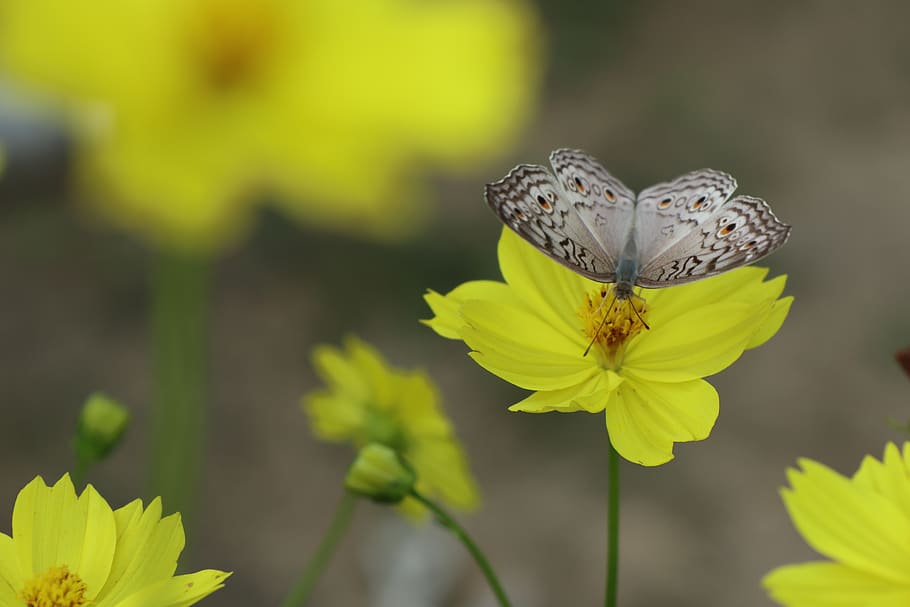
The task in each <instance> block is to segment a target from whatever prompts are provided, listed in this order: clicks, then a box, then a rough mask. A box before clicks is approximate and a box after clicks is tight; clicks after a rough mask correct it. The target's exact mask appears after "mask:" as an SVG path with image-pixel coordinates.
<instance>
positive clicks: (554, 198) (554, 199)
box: [547, 191, 556, 203]
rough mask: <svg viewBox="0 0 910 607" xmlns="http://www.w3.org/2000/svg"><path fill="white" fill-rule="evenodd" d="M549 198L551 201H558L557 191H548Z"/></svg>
mask: <svg viewBox="0 0 910 607" xmlns="http://www.w3.org/2000/svg"><path fill="white" fill-rule="evenodd" d="M547 199H548V200H549V201H550V202H551V203H553V202H556V193H555V192H552V191H551V192H547Z"/></svg>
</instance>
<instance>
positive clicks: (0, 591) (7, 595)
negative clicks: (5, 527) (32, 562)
mask: <svg viewBox="0 0 910 607" xmlns="http://www.w3.org/2000/svg"><path fill="white" fill-rule="evenodd" d="M24 583H25V578H24V577H23V575H22V572H21V571H20V569H19V554H18V553H17V552H16V545H15V544H14V542H13V538H11V537H10V536H8V535H6V534H5V533H0V605H15V604H16V601H17V600H18V595H19V589H20V588H22V585H23V584H24Z"/></svg>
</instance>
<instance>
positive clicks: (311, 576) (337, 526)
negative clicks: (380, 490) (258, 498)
mask: <svg viewBox="0 0 910 607" xmlns="http://www.w3.org/2000/svg"><path fill="white" fill-rule="evenodd" d="M356 505H357V496H356V495H354V494H353V493H348V492H345V494H344V497H343V498H342V499H341V502H340V503H339V504H338V508H337V509H336V510H335V516H334V518H332V522H331V524H330V525H329V528H328V530H327V531H326V533H325V537H323V538H322V542H320V544H319V548H317V549H316V554H314V555H313V558H312V559H310V562H309V563H307V566H306V568H305V569H304V570H303V572H302V573H301V574H300V577H299V578H298V579H297V582H296V583H295V584H294V587H293V588H291V591H290V592H289V593H288V596H287V598H285V599H284V602H283V603H281V607H299V606H300V605H303V604H304V603H305V602H306V600H307V599H308V598H309V596H310V593H311V592H312V591H313V588H314V587H315V586H316V582H317V581H318V580H319V577H320V576H321V575H322V572H323V571H324V570H325V567H326V565H328V564H329V559H331V558H332V555H333V554H334V553H335V549H336V548H337V547H338V543H339V542H340V541H341V538H342V537H344V533H345V531H347V528H348V525H350V523H351V516H352V515H353V514H354V506H356Z"/></svg>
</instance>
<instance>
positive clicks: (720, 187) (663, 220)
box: [635, 169, 736, 265]
mask: <svg viewBox="0 0 910 607" xmlns="http://www.w3.org/2000/svg"><path fill="white" fill-rule="evenodd" d="M735 189H736V180H735V179H734V178H733V177H732V176H730V175H728V174H727V173H724V172H722V171H715V170H713V169H702V170H700V171H693V172H691V173H686V174H685V175H682V176H680V177H677V178H676V179H674V180H673V181H670V182H667V183H659V184H657V185H653V186H651V187H649V188H647V189H646V190H643V191H642V192H641V193H640V194H639V195H638V202H637V203H636V209H635V213H636V215H635V232H636V244H637V245H638V254H639V259H640V260H641V262H642V264H643V265H646V264H648V263H649V261H650V260H651V259H653V258H655V257H657V256H658V255H660V254H661V253H662V252H664V251H666V250H668V249H669V248H670V247H671V246H673V245H674V244H675V243H677V242H679V241H680V240H682V239H683V238H685V237H686V235H687V234H689V233H690V232H692V231H694V230H695V229H696V228H698V226H699V225H701V224H702V223H704V222H705V221H707V220H708V219H709V218H710V217H712V216H713V215H715V214H716V213H717V211H718V209H719V208H720V207H721V206H722V205H723V204H724V203H725V202H727V200H728V199H729V198H730V196H732V195H733V191H734V190H735Z"/></svg>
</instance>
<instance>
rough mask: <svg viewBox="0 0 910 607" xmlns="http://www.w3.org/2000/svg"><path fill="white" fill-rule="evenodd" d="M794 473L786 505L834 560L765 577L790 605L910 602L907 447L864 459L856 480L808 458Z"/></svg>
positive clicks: (892, 606)
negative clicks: (879, 456) (877, 457)
mask: <svg viewBox="0 0 910 607" xmlns="http://www.w3.org/2000/svg"><path fill="white" fill-rule="evenodd" d="M799 465H800V467H801V468H802V470H797V469H790V470H788V471H787V478H788V480H789V481H790V485H791V488H789V489H782V490H781V495H782V496H783V498H784V504H785V505H786V506H787V511H788V512H789V513H790V518H791V519H792V520H793V524H794V526H795V527H796V529H797V531H799V533H800V534H801V535H802V536H803V538H804V539H805V540H806V542H807V543H808V544H809V545H810V546H811V547H812V548H814V549H815V550H816V551H818V552H819V553H820V554H822V555H823V556H826V557H828V558H829V559H831V560H830V561H818V562H811V563H803V564H799V565H786V566H783V567H778V568H777V569H775V570H774V571H772V572H771V573H769V574H768V575H767V576H766V577H765V579H764V580H763V582H762V583H763V584H764V586H765V588H766V589H767V590H768V593H769V594H770V595H771V597H772V598H773V599H774V600H776V601H777V602H779V603H780V604H782V605H787V606H788V607H840V606H846V605H869V606H870V607H872V606H873V605H874V606H875V607H899V606H902V605H908V604H910V542H908V541H907V538H910V443H904V448H903V454H902V453H901V451H900V449H898V447H897V445H895V444H894V443H888V445H886V447H885V455H884V457H883V458H882V460H881V461H879V460H877V459H875V458H873V457H872V456H866V458H865V459H864V460H863V463H862V465H861V466H860V468H859V470H858V471H857V472H856V474H854V475H853V478H847V477H844V476H842V475H840V474H838V473H837V472H835V471H834V470H831V469H830V468H828V467H827V466H825V465H823V464H820V463H818V462H814V461H812V460H808V459H801V460H799Z"/></svg>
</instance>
